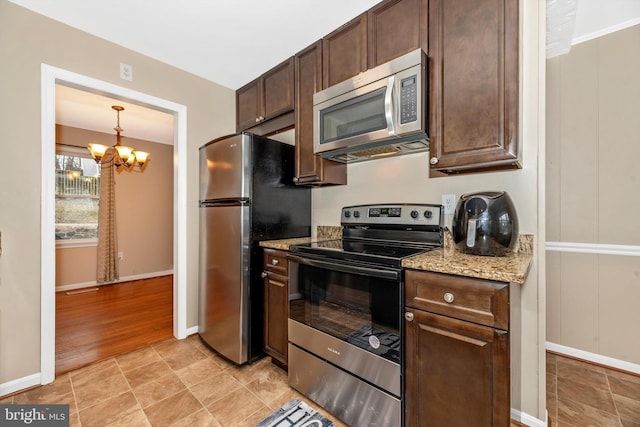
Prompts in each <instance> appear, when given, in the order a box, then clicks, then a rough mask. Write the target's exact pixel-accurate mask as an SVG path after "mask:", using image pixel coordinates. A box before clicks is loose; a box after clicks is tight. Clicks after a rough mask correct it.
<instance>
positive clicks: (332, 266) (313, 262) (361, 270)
mask: <svg viewBox="0 0 640 427" xmlns="http://www.w3.org/2000/svg"><path fill="white" fill-rule="evenodd" d="M289 262H295V263H297V264H302V265H308V266H310V267H317V268H323V269H325V270H334V271H340V272H342V273H351V274H360V275H363V276H372V277H379V278H382V279H391V280H398V279H400V271H399V270H386V269H379V268H370V267H362V266H358V265H352V264H343V263H335V262H328V261H324V260H318V259H312V258H306V257H305V258H303V257H299V256H291V255H289Z"/></svg>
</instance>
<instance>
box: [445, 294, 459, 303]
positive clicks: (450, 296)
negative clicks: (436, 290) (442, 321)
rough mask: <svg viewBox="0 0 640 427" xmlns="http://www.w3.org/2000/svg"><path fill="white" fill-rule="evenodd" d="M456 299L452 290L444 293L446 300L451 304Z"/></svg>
mask: <svg viewBox="0 0 640 427" xmlns="http://www.w3.org/2000/svg"><path fill="white" fill-rule="evenodd" d="M454 299H456V297H454V296H453V294H452V293H451V292H447V293H446V294H444V300H445V301H446V302H448V303H449V304H451V303H452V302H453V300H454Z"/></svg>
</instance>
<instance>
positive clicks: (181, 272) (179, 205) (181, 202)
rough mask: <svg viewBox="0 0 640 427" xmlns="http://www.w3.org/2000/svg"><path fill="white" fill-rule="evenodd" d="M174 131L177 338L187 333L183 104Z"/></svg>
mask: <svg viewBox="0 0 640 427" xmlns="http://www.w3.org/2000/svg"><path fill="white" fill-rule="evenodd" d="M176 114H177V115H176V117H175V127H176V129H175V132H174V138H175V140H174V144H173V147H174V148H173V153H174V156H175V157H174V162H173V163H174V179H173V194H174V202H173V218H174V219H173V221H174V224H175V225H174V227H173V242H174V246H173V260H174V261H173V262H174V264H173V265H174V267H173V269H174V277H173V282H174V284H175V283H179V284H180V286H176V285H174V287H173V312H174V313H180V315H179V316H174V318H173V335H174V336H175V337H176V338H177V339H183V338H186V337H187V332H186V331H187V107H186V106H184V105H181V106H179V108H178V109H177V110H176Z"/></svg>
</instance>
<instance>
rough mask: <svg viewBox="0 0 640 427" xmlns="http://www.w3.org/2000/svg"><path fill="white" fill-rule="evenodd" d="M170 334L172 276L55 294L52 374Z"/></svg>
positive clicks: (140, 345)
mask: <svg viewBox="0 0 640 427" xmlns="http://www.w3.org/2000/svg"><path fill="white" fill-rule="evenodd" d="M92 289H93V290H92ZM172 336H173V275H168V276H161V277H155V278H151V279H144V280H135V281H131V282H123V283H117V284H113V285H104V286H99V287H96V288H87V289H83V290H78V291H68V292H64V291H61V292H57V293H56V375H60V374H62V373H65V372H69V371H71V370H74V369H78V368H81V367H83V366H86V365H88V364H90V363H94V362H97V361H100V360H104V359H108V358H110V357H114V356H117V355H119V354H123V353H126V352H129V351H131V350H135V349H139V348H142V347H145V346H147V345H149V344H152V343H157V342H159V341H163V340H166V339H168V338H171V337H172Z"/></svg>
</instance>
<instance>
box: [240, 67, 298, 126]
mask: <svg viewBox="0 0 640 427" xmlns="http://www.w3.org/2000/svg"><path fill="white" fill-rule="evenodd" d="M294 76H295V68H294V63H293V57H291V58H289V59H287V60H286V61H284V62H283V63H281V64H279V65H277V66H275V67H274V68H272V69H271V70H269V71H267V72H266V73H264V74H263V75H262V76H260V77H258V78H257V79H256V80H254V81H252V82H250V83H248V84H246V85H245V86H243V87H241V88H240V89H238V90H237V91H236V127H237V130H238V132H240V131H242V130H245V129H249V128H251V127H253V126H256V125H259V124H260V123H262V122H264V121H266V120H269V119H272V118H274V117H278V116H280V115H282V114H284V113H288V112H289V111H292V110H293V108H294Z"/></svg>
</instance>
